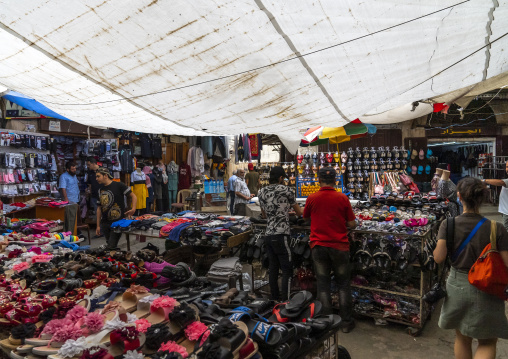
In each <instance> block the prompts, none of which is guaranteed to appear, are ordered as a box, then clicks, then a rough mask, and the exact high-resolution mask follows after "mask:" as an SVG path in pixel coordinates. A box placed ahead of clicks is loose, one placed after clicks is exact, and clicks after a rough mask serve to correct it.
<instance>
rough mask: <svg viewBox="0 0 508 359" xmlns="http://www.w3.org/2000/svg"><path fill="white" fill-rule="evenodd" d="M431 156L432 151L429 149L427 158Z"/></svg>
mask: <svg viewBox="0 0 508 359" xmlns="http://www.w3.org/2000/svg"><path fill="white" fill-rule="evenodd" d="M431 156H432V150H431V149H430V148H428V149H427V158H430V157H431Z"/></svg>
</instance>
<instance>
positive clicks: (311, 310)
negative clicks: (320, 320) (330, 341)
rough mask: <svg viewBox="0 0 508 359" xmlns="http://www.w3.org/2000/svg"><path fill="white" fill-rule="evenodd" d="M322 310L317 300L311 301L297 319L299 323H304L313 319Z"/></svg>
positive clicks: (321, 305)
mask: <svg viewBox="0 0 508 359" xmlns="http://www.w3.org/2000/svg"><path fill="white" fill-rule="evenodd" d="M322 309H323V304H321V302H320V301H319V300H313V301H312V303H310V304H309V305H308V306H307V308H305V310H304V311H303V312H302V314H301V315H300V316H299V317H298V319H299V320H298V321H299V322H306V321H307V319H311V318H314V317H315V316H316V315H318V314H319V313H321V310H322Z"/></svg>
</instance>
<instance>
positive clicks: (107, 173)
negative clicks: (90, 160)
mask: <svg viewBox="0 0 508 359" xmlns="http://www.w3.org/2000/svg"><path fill="white" fill-rule="evenodd" d="M96 173H100V174H101V175H104V176H108V177H109V178H110V179H113V175H112V174H111V172H109V170H108V169H107V168H106V167H100V168H99V169H98V170H97V172H96Z"/></svg>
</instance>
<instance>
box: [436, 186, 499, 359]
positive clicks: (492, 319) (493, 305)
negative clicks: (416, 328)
mask: <svg viewBox="0 0 508 359" xmlns="http://www.w3.org/2000/svg"><path fill="white" fill-rule="evenodd" d="M457 190H458V196H459V200H460V201H461V202H462V205H463V206H464V212H463V214H461V215H460V216H457V217H455V218H454V219H453V222H452V223H453V224H454V226H453V233H454V234H453V244H452V245H450V248H453V249H454V253H452V254H451V257H452V258H451V269H450V274H449V276H448V279H447V280H446V292H447V295H446V297H445V300H444V303H443V306H442V308H441V315H440V317H439V322H438V325H439V327H440V328H442V329H455V347H454V350H455V358H473V350H472V343H473V338H474V339H477V340H478V348H477V349H476V353H475V355H474V358H492V359H494V358H495V357H496V344H497V338H503V339H508V321H507V319H506V314H505V303H504V301H503V300H502V299H500V298H498V297H496V296H494V295H491V294H488V293H485V292H482V291H480V290H479V289H477V288H476V287H475V286H473V285H472V284H470V283H469V280H468V273H469V270H470V269H471V267H472V266H473V264H474V263H475V262H476V260H477V259H478V257H479V256H480V254H481V252H482V251H483V249H484V248H485V247H486V246H487V244H489V243H490V231H491V226H492V225H496V226H497V228H496V239H497V249H498V250H499V253H500V255H501V258H502V259H503V262H504V264H505V265H506V266H507V267H508V232H507V231H506V229H505V228H504V226H503V225H501V224H500V223H496V222H492V221H485V220H484V217H483V216H482V215H481V214H480V206H481V205H482V203H483V202H484V201H485V198H486V196H487V194H488V191H487V188H486V187H485V185H484V184H483V183H482V182H481V181H480V180H479V179H477V178H472V177H469V178H464V179H462V180H461V181H460V182H459V183H458V185H457ZM447 233H448V221H447V220H444V221H443V222H441V226H440V227H439V233H438V236H437V238H438V241H437V245H436V249H435V250H434V260H435V261H436V263H443V262H444V261H445V260H446V258H447V256H448V257H450V255H449V253H448V249H447V244H446V238H447ZM471 233H473V236H472V237H471V238H470V242H469V243H468V244H467V245H466V246H465V248H464V249H462V250H461V251H459V247H461V244H462V242H463V241H464V240H466V238H468V237H469V236H470V234H471ZM452 246H453V247H452Z"/></svg>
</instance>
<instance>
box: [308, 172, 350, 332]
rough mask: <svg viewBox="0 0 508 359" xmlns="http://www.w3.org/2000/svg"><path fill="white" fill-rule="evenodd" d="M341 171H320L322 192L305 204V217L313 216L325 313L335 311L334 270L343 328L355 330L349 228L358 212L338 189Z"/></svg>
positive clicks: (313, 243) (313, 242)
mask: <svg viewBox="0 0 508 359" xmlns="http://www.w3.org/2000/svg"><path fill="white" fill-rule="evenodd" d="M336 176H337V173H336V172H335V169H333V168H332V167H322V168H320V169H319V171H318V179H319V186H320V187H321V188H320V189H319V191H318V192H316V193H313V194H311V195H310V196H309V197H308V198H307V201H306V203H305V208H304V211H303V217H304V218H306V219H310V220H311V222H310V247H311V253H312V261H313V264H314V272H315V274H316V280H317V299H318V300H319V301H321V303H322V304H323V310H324V314H331V313H332V299H331V294H330V284H331V273H332V271H333V274H334V276H335V280H336V282H337V286H338V288H339V305H340V307H339V314H340V316H341V318H342V321H343V326H342V331H343V332H344V333H348V332H350V331H351V330H353V328H354V326H355V322H354V320H353V317H352V312H353V302H352V296H351V283H350V282H351V268H350V264H349V239H348V236H347V233H348V229H354V228H355V227H356V221H355V214H354V213H353V209H352V207H351V203H350V202H349V199H348V198H347V197H346V195H344V194H342V193H339V192H337V191H336V190H335V180H336Z"/></svg>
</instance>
